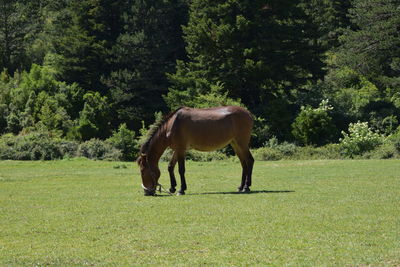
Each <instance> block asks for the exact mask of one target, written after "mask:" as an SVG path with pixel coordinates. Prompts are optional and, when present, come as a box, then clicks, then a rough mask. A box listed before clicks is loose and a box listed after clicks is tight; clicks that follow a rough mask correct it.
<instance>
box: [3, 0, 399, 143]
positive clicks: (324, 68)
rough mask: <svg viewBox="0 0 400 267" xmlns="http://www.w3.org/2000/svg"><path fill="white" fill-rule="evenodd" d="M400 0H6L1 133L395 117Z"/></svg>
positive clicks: (333, 138) (341, 122)
mask: <svg viewBox="0 0 400 267" xmlns="http://www.w3.org/2000/svg"><path fill="white" fill-rule="evenodd" d="M399 29H400V1H399V0H349V1H332V0H311V1H305V0H300V1H289V0H226V1H214V0H116V1H114V0H113V1H111V0H79V1H78V0H61V1H52V0H29V1H27V0H0V70H2V72H1V74H0V134H6V133H12V134H14V135H18V134H24V133H28V132H34V131H38V130H39V129H46V130H47V131H49V132H50V133H51V134H52V135H54V136H58V137H62V138H65V139H68V140H75V141H86V140H90V139H92V138H98V139H107V138H109V137H110V136H111V135H112V134H113V132H115V131H116V130H117V129H120V128H121V125H124V126H123V129H125V130H126V129H129V130H131V131H134V132H136V133H137V134H139V132H140V129H143V128H146V127H147V126H148V125H150V124H151V123H153V122H154V119H155V115H154V114H155V112H163V113H167V112H168V111H169V110H173V109H175V108H177V107H179V106H191V107H208V106H217V105H229V104H235V105H241V106H245V107H247V108H248V109H249V110H250V111H251V112H252V113H253V114H254V115H255V118H256V123H255V131H254V138H253V144H252V146H253V147H259V146H263V145H264V144H265V143H266V142H267V141H268V140H269V139H270V138H272V137H275V138H277V139H278V140H281V141H284V140H285V141H294V142H297V143H298V144H301V145H324V144H327V143H332V142H337V141H338V140H339V138H340V137H341V132H342V131H346V130H347V129H348V126H349V124H350V123H355V122H357V121H362V122H367V123H368V125H369V126H370V127H371V129H373V131H375V132H379V133H381V134H385V135H390V134H393V133H394V132H395V131H396V129H398V127H399V123H400V121H399V120H400V36H399V32H400V31H399Z"/></svg>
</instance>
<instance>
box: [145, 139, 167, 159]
mask: <svg viewBox="0 0 400 267" xmlns="http://www.w3.org/2000/svg"><path fill="white" fill-rule="evenodd" d="M168 145H169V144H168V140H167V138H166V135H165V133H163V132H162V133H160V134H158V135H157V136H156V138H155V139H154V140H153V141H152V142H151V145H150V146H149V150H148V153H147V157H148V159H149V161H151V162H152V163H153V164H157V165H158V161H159V160H160V158H161V156H162V154H163V153H164V151H165V150H166V149H167V147H168Z"/></svg>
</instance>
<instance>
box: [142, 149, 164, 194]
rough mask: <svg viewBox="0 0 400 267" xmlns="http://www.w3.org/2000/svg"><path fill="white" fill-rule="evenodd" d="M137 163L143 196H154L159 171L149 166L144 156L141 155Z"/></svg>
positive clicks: (155, 167)
mask: <svg viewBox="0 0 400 267" xmlns="http://www.w3.org/2000/svg"><path fill="white" fill-rule="evenodd" d="M137 163H138V165H139V167H140V173H141V176H142V187H143V190H144V195H145V196H154V194H155V192H156V187H157V185H158V179H159V178H160V170H159V169H158V167H157V166H153V167H152V166H151V165H150V164H149V161H148V159H147V155H146V154H141V155H140V156H139V157H138V159H137Z"/></svg>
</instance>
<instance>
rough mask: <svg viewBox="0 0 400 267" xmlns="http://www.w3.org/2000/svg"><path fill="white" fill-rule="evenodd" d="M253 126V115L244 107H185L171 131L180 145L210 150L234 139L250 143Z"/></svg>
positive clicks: (176, 118) (176, 117)
mask: <svg viewBox="0 0 400 267" xmlns="http://www.w3.org/2000/svg"><path fill="white" fill-rule="evenodd" d="M252 126H253V119H252V116H251V114H250V112H248V111H247V110H246V109H244V108H241V107H237V106H225V107H217V108H207V109H194V108H182V109H180V110H179V111H178V112H177V113H176V116H175V118H174V122H173V126H172V129H171V131H172V136H173V137H174V143H175V144H176V145H177V146H183V145H185V146H190V147H192V148H195V149H198V150H204V151H210V150H215V149H219V148H222V147H224V146H226V145H227V144H229V143H230V142H231V141H232V140H237V139H243V140H244V141H243V142H248V140H249V139H250V135H251V128H252Z"/></svg>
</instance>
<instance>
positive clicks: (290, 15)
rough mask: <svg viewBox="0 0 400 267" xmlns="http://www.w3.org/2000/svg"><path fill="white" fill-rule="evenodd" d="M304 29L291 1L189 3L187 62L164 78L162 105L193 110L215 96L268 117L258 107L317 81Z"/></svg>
mask: <svg viewBox="0 0 400 267" xmlns="http://www.w3.org/2000/svg"><path fill="white" fill-rule="evenodd" d="M308 26H309V25H308V23H307V21H306V19H305V18H304V13H303V12H302V10H301V9H300V8H299V7H298V6H297V5H296V3H294V2H291V1H269V2H268V3H267V4H266V3H265V2H264V1H255V2H254V1H237V0H234V1H228V2H226V3H225V2H224V3H222V2H218V1H204V0H196V1H191V5H190V12H189V23H188V25H187V26H185V27H184V38H185V41H186V43H187V46H186V50H187V54H188V60H186V61H180V62H178V65H177V70H176V72H175V73H174V74H170V76H169V78H170V80H171V83H172V85H171V87H170V89H169V93H168V95H167V96H166V101H167V103H168V104H169V106H170V107H172V106H174V107H176V106H177V105H182V104H183V105H186V104H188V105H190V106H196V105H198V103H199V102H202V101H203V98H205V99H206V100H209V98H210V96H211V98H214V97H215V96H217V98H221V99H224V98H230V99H234V100H235V99H240V102H241V103H243V104H244V105H245V106H247V107H248V108H249V109H250V110H252V111H254V113H255V115H257V116H267V114H266V113H264V112H262V111H265V109H264V108H263V107H265V106H268V105H269V104H270V103H271V102H272V101H274V100H275V99H277V98H278V99H283V98H284V97H283V95H285V94H290V90H291V89H293V88H296V87H299V86H301V85H303V84H304V83H305V82H306V81H307V80H313V79H316V78H317V77H320V75H321V68H320V67H321V66H322V64H321V61H320V58H319V56H318V55H319V48H317V47H316V46H315V45H313V44H312V42H310V38H311V33H310V31H309V27H308ZM309 62H312V64H309ZM216 92H217V93H216ZM206 102H207V101H206ZM218 102H223V101H218ZM269 119H270V118H269ZM276 119H277V118H273V119H271V120H276Z"/></svg>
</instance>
